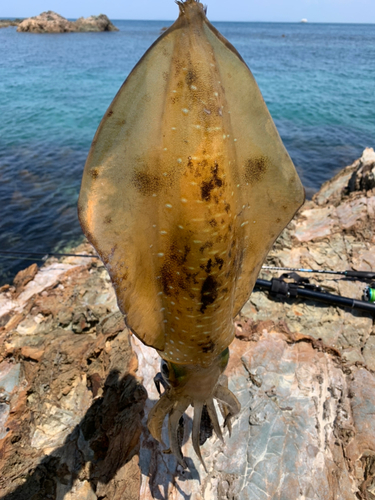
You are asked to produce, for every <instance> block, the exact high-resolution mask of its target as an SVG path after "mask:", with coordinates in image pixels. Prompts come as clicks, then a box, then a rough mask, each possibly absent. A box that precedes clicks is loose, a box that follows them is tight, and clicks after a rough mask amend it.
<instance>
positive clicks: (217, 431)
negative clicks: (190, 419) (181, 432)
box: [206, 398, 224, 443]
mask: <svg viewBox="0 0 375 500" xmlns="http://www.w3.org/2000/svg"><path fill="white" fill-rule="evenodd" d="M206 407H207V411H208V414H209V416H210V419H211V423H212V426H213V428H214V431H215V434H216V435H217V437H218V438H219V439H220V441H221V442H222V443H224V438H223V434H222V432H221V429H220V424H219V421H218V419H217V414H216V409H215V405H214V401H213V399H212V398H211V399H208V400H207V401H206Z"/></svg>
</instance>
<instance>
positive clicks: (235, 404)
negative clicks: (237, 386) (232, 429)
mask: <svg viewBox="0 0 375 500" xmlns="http://www.w3.org/2000/svg"><path fill="white" fill-rule="evenodd" d="M214 398H215V399H217V400H218V401H220V402H221V403H224V405H226V407H227V409H228V410H229V413H228V415H227V416H226V417H225V420H224V427H226V426H228V427H229V424H230V420H231V418H232V417H235V416H236V415H237V414H238V413H239V412H240V410H241V405H240V402H239V401H238V399H237V398H236V396H235V395H234V394H233V393H232V392H231V391H230V390H229V389H227V388H226V387H223V386H222V385H218V386H217V387H216V389H215V392H214Z"/></svg>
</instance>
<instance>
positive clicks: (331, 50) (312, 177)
mask: <svg viewBox="0 0 375 500" xmlns="http://www.w3.org/2000/svg"><path fill="white" fill-rule="evenodd" d="M113 22H114V24H115V25H116V26H117V27H118V28H119V31H118V32H109V33H69V34H29V33H17V32H16V28H14V27H10V28H4V29H0V285H2V284H4V283H8V282H10V281H11V280H12V278H13V277H14V275H15V274H16V273H17V272H18V271H19V270H21V269H23V268H24V267H26V266H28V265H30V264H31V263H32V261H33V257H32V256H30V255H25V256H24V257H22V258H19V257H18V258H15V257H14V255H10V254H9V253H8V254H6V255H4V254H1V252H16V251H20V252H40V253H42V254H47V253H49V252H59V251H60V252H61V251H67V250H69V248H71V247H73V246H74V245H76V244H78V243H79V242H81V241H82V239H83V237H82V232H81V229H80V226H79V223H78V219H77V208H76V205H77V199H78V193H79V188H80V181H81V176H82V171H83V167H84V163H85V159H86V156H87V153H88V151H89V148H90V144H91V141H92V138H93V136H94V133H95V130H96V128H97V127H98V124H99V122H100V120H101V117H102V116H103V114H104V112H105V111H106V109H107V107H108V106H109V104H110V103H111V101H112V99H113V97H114V96H115V94H116V92H117V90H118V89H119V87H120V86H121V84H122V83H123V81H124V80H125V79H126V77H127V75H128V74H129V72H130V71H131V69H132V68H133V66H134V65H135V64H136V62H137V61H138V60H139V58H140V57H141V56H142V54H143V53H144V52H145V51H146V50H147V48H148V47H149V46H150V45H151V44H152V43H153V42H154V41H155V40H156V39H157V37H158V36H159V35H160V32H161V29H162V28H163V27H167V26H169V25H170V24H171V22H168V21H124V20H114V21H113ZM213 24H214V25H215V26H216V27H217V28H218V29H219V31H221V33H222V34H223V35H224V36H225V37H226V38H227V39H228V40H229V41H230V42H231V43H232V44H233V45H234V46H235V47H236V48H237V50H238V51H239V52H240V54H241V55H242V57H243V58H244V60H245V61H246V63H247V64H248V66H249V67H250V69H251V71H252V72H253V74H254V76H255V78H256V80H257V82H258V85H259V87H260V89H261V92H262V94H263V97H264V99H265V101H266V103H267V106H268V108H269V110H270V112H271V115H272V116H273V119H274V121H275V123H276V126H277V128H278V130H279V133H280V135H281V137H282V139H283V141H284V144H285V146H286V148H287V150H288V151H289V154H290V156H291V157H292V159H293V161H294V163H295V165H296V167H297V170H298V172H299V174H300V176H301V178H302V182H303V184H304V185H305V187H306V191H307V194H308V196H310V197H311V195H312V194H313V193H314V192H315V191H317V190H318V189H319V187H320V186H321V184H322V183H323V182H324V181H326V180H327V179H329V178H330V177H332V176H333V175H334V174H335V173H336V172H338V171H339V170H340V169H341V168H343V167H344V166H346V165H348V164H350V163H352V162H353V161H354V160H355V159H356V158H358V157H359V156H361V154H362V151H363V149H364V148H365V147H374V146H375V24H368V25H364V24H362V25H360V24H357V25H356V24H310V23H305V24H302V23H301V24H300V23H295V24H293V23H290V24H288V23H286V24H284V23H261V22H258V23H247V22H236V23H233V22H231V23H226V22H217V23H213ZM35 262H38V261H35Z"/></svg>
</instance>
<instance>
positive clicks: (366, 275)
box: [262, 266, 375, 280]
mask: <svg viewBox="0 0 375 500" xmlns="http://www.w3.org/2000/svg"><path fill="white" fill-rule="evenodd" d="M262 269H266V270H269V271H293V272H296V273H316V274H337V275H341V276H345V277H347V278H359V279H362V280H375V272H367V271H330V270H326V269H304V268H301V269H297V268H295V267H274V266H262Z"/></svg>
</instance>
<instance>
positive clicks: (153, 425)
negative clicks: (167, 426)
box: [147, 392, 174, 446]
mask: <svg viewBox="0 0 375 500" xmlns="http://www.w3.org/2000/svg"><path fill="white" fill-rule="evenodd" d="M173 405H174V402H173V401H172V400H171V399H170V398H169V396H168V394H167V392H164V394H163V395H162V396H161V397H160V399H159V401H158V402H157V403H156V404H155V406H153V407H152V409H151V411H150V413H149V415H148V419H147V427H148V429H149V431H150V434H151V436H152V437H153V438H154V439H156V440H157V441H159V443H161V444H162V445H163V446H165V444H164V443H163V439H162V437H161V433H162V428H163V422H164V420H165V417H166V416H167V415H168V413H169V412H170V411H171V410H172V408H173Z"/></svg>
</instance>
